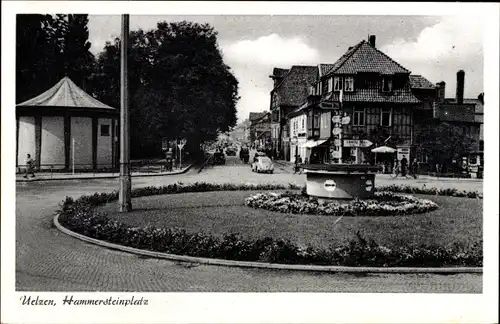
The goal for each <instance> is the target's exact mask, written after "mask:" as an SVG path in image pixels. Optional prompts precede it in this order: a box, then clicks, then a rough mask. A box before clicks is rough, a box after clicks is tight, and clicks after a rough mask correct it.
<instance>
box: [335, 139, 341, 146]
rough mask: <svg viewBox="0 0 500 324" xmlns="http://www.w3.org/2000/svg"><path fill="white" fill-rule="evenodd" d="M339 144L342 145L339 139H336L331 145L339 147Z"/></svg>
mask: <svg viewBox="0 0 500 324" xmlns="http://www.w3.org/2000/svg"><path fill="white" fill-rule="evenodd" d="M341 144H342V141H341V140H340V139H338V138H336V139H334V140H333V145H335V146H340V145H341Z"/></svg>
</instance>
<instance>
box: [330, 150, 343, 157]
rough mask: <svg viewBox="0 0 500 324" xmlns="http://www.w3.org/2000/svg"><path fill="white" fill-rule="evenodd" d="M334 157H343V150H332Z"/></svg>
mask: <svg viewBox="0 0 500 324" xmlns="http://www.w3.org/2000/svg"><path fill="white" fill-rule="evenodd" d="M330 153H331V155H332V158H333V159H340V158H341V157H342V152H341V151H332V152H330Z"/></svg>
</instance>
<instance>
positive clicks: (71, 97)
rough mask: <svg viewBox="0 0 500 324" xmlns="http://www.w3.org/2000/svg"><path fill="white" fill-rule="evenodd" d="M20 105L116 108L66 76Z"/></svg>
mask: <svg viewBox="0 0 500 324" xmlns="http://www.w3.org/2000/svg"><path fill="white" fill-rule="evenodd" d="M17 106H19V107H30V106H31V107H68V108H90V109H109V110H115V108H113V107H110V106H108V105H105V104H103V103H102V102H100V101H99V100H97V99H95V98H94V97H92V96H91V95H89V94H88V93H86V92H85V91H83V90H82V89H81V88H80V87H78V86H77V85H76V84H75V83H74V82H73V81H71V79H70V78H68V77H64V78H62V79H61V81H59V82H58V83H57V84H56V85H55V86H53V87H52V88H50V89H49V90H47V91H45V92H44V93H42V94H41V95H39V96H36V97H35V98H32V99H30V100H27V101H25V102H22V103H20V104H18V105H17Z"/></svg>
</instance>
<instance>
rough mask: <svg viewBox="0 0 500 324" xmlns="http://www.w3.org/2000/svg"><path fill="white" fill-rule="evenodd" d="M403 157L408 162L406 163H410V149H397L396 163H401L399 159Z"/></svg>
mask: <svg viewBox="0 0 500 324" xmlns="http://www.w3.org/2000/svg"><path fill="white" fill-rule="evenodd" d="M403 156H405V157H406V159H407V160H408V163H410V148H408V147H398V150H397V159H398V161H401V159H402V158H403Z"/></svg>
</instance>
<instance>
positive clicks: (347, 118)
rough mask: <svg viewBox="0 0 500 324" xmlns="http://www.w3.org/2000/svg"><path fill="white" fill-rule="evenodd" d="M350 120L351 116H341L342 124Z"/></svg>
mask: <svg viewBox="0 0 500 324" xmlns="http://www.w3.org/2000/svg"><path fill="white" fill-rule="evenodd" d="M350 122H351V117H349V116H345V117H342V125H347V124H349V123H350Z"/></svg>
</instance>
